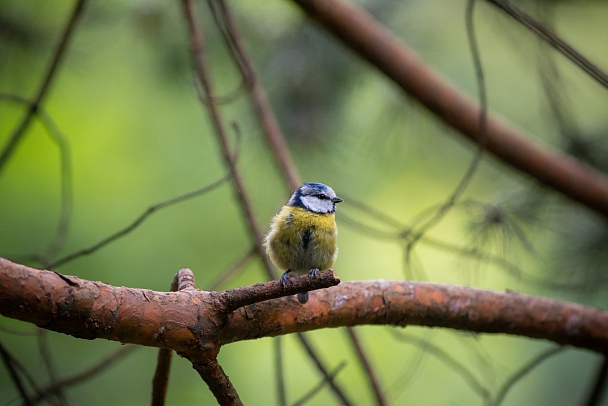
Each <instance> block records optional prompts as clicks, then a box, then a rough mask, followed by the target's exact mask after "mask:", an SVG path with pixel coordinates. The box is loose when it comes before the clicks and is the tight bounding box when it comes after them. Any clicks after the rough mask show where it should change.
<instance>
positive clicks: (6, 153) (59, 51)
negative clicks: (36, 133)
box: [0, 0, 85, 174]
mask: <svg viewBox="0 0 608 406" xmlns="http://www.w3.org/2000/svg"><path fill="white" fill-rule="evenodd" d="M84 4H85V0H77V1H76V4H74V9H73V10H72V14H71V16H70V19H69V20H68V22H67V23H66V26H65V28H64V30H63V33H62V34H61V39H60V40H59V44H57V48H56V49H55V52H54V53H53V58H52V60H51V62H50V63H49V66H48V68H47V71H46V73H45V75H44V79H43V80H42V83H41V84H40V87H39V88H38V91H37V92H36V96H34V99H33V100H32V102H31V104H30V105H29V107H28V109H27V112H26V113H25V116H24V117H23V119H22V120H21V122H20V123H19V125H18V126H17V128H16V129H15V131H14V132H13V134H12V135H11V137H10V139H9V140H8V142H7V143H6V145H5V146H4V149H3V150H2V152H1V153H0V174H1V173H2V169H3V167H4V165H5V164H6V162H8V159H9V158H10V157H11V155H12V153H13V151H14V150H15V148H16V147H17V144H18V143H19V141H21V139H22V138H23V135H24V134H25V132H26V130H27V128H28V126H29V125H30V123H31V122H32V117H34V114H36V112H37V111H38V107H39V106H40V105H41V104H42V100H43V98H44V97H45V96H46V95H47V93H48V90H49V88H50V85H51V83H52V81H53V79H54V78H55V74H56V73H57V69H58V68H59V65H60V63H61V61H62V59H63V57H64V55H65V53H66V50H67V48H68V44H69V42H70V39H71V38H72V35H73V33H74V29H75V28H76V23H77V22H78V21H79V19H80V16H81V15H82V12H83V10H84Z"/></svg>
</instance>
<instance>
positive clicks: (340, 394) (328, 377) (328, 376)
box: [298, 334, 353, 406]
mask: <svg viewBox="0 0 608 406" xmlns="http://www.w3.org/2000/svg"><path fill="white" fill-rule="evenodd" d="M298 339H299V340H300V343H301V344H302V345H303V346H304V349H305V350H306V352H307V353H308V355H309V357H310V359H311V360H312V361H313V363H314V364H315V367H317V370H318V371H319V372H320V373H321V374H322V375H323V377H324V382H327V383H328V384H329V386H330V387H331V390H332V392H333V394H334V395H335V396H336V397H337V398H338V400H339V401H340V402H341V403H340V404H342V405H344V406H349V405H352V404H353V402H352V401H351V400H350V399H349V398H348V396H346V393H345V392H344V391H343V390H342V388H341V387H340V386H338V384H337V383H336V382H335V381H334V379H333V376H332V373H331V372H329V370H328V369H327V368H326V367H325V365H323V363H322V362H321V358H319V356H318V355H317V352H316V351H315V349H314V348H313V347H312V344H311V343H310V341H308V338H306V335H304V334H298Z"/></svg>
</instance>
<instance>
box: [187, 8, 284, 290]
mask: <svg viewBox="0 0 608 406" xmlns="http://www.w3.org/2000/svg"><path fill="white" fill-rule="evenodd" d="M182 3H183V6H184V13H185V17H186V22H187V26H188V33H189V37H190V46H191V51H192V56H193V58H194V64H195V68H196V74H197V79H198V80H199V82H200V84H201V87H202V90H203V91H204V94H205V96H206V98H207V100H213V95H214V92H213V87H212V85H211V80H210V79H209V74H208V69H207V61H206V58H205V52H204V43H203V34H202V30H201V29H200V28H199V26H198V22H197V21H196V18H195V15H196V13H195V12H194V4H193V3H192V2H191V1H190V0H183V1H182ZM205 107H206V108H207V111H208V113H209V116H210V119H211V121H212V123H213V127H214V129H215V135H216V138H217V141H218V143H219V145H220V149H221V152H222V157H223V159H224V163H225V164H226V166H227V167H228V170H229V172H230V177H231V179H232V183H233V185H234V189H235V192H236V195H237V198H238V201H239V203H240V208H241V210H242V212H243V216H244V217H245V220H246V224H247V227H248V229H249V233H250V235H251V238H252V240H253V242H254V244H255V247H256V250H257V252H258V254H259V255H260V257H261V258H262V261H263V262H264V267H265V269H266V272H267V273H268V275H269V276H270V277H271V279H277V277H278V275H276V272H275V270H274V268H273V266H272V264H271V263H270V259H269V258H268V256H267V255H266V254H265V250H264V247H263V245H262V232H261V229H260V227H259V226H258V224H257V221H256V218H255V215H254V214H253V208H252V207H251V203H250V201H249V197H248V195H247V193H246V191H245V185H244V182H243V180H242V178H241V175H240V173H239V172H238V169H237V166H236V160H235V159H234V156H233V155H232V154H231V152H230V147H229V145H228V136H227V132H226V129H225V128H224V123H223V121H222V119H221V118H220V114H219V111H218V109H217V106H216V105H215V104H214V103H207V104H206V105H205Z"/></svg>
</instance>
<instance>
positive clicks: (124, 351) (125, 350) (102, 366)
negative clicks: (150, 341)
mask: <svg viewBox="0 0 608 406" xmlns="http://www.w3.org/2000/svg"><path fill="white" fill-rule="evenodd" d="M137 349H138V347H137V346H134V345H128V346H125V347H121V348H119V349H118V350H116V351H115V352H113V353H111V354H109V355H108V356H107V357H105V358H103V359H102V360H100V361H99V362H98V363H96V364H95V365H93V366H92V367H90V368H87V369H86V370H84V371H82V372H79V373H77V374H75V375H72V376H70V377H67V378H64V379H61V380H57V381H56V382H55V383H52V384H51V385H49V386H47V387H46V388H42V389H40V390H39V391H38V393H37V395H36V397H35V398H34V399H33V404H38V403H40V402H42V401H44V400H45V399H46V398H47V397H49V396H51V395H53V394H56V393H58V392H60V391H62V390H64V389H66V388H68V387H70V386H75V385H78V384H81V383H83V382H86V381H88V380H89V379H91V378H92V377H93V376H95V375H97V374H99V373H101V372H103V371H104V370H106V369H107V368H108V367H110V366H112V365H113V364H114V363H115V362H116V361H120V360H122V359H124V358H125V357H126V356H127V355H128V354H131V353H132V352H134V351H135V350H137Z"/></svg>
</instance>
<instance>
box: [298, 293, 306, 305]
mask: <svg viewBox="0 0 608 406" xmlns="http://www.w3.org/2000/svg"><path fill="white" fill-rule="evenodd" d="M298 302H300V303H302V304H304V303H306V302H308V292H304V293H298Z"/></svg>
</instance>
